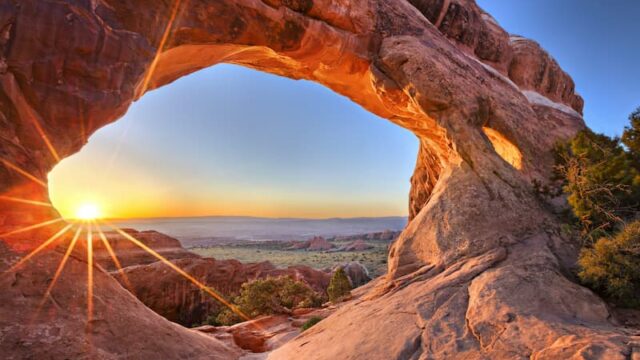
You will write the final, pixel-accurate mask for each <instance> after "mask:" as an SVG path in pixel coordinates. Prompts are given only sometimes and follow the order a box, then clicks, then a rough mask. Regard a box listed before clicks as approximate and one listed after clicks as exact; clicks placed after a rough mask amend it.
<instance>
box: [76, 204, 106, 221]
mask: <svg viewBox="0 0 640 360" xmlns="http://www.w3.org/2000/svg"><path fill="white" fill-rule="evenodd" d="M76 218H77V219H80V220H95V219H98V218H100V209H99V208H98V206H97V205H95V204H83V205H80V207H79V208H78V210H76Z"/></svg>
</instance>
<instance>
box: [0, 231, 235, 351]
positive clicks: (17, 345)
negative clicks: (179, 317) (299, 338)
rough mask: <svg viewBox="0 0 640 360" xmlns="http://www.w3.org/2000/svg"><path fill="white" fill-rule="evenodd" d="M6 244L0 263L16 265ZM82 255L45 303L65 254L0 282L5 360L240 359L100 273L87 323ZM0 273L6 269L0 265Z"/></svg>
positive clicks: (72, 259) (78, 254)
mask: <svg viewBox="0 0 640 360" xmlns="http://www.w3.org/2000/svg"><path fill="white" fill-rule="evenodd" d="M3 245H4V244H2V243H1V242H0V255H2V259H3V260H8V259H11V260H14V259H16V258H17V254H15V253H13V252H11V250H10V249H8V248H7V247H4V246H3ZM84 254H85V253H84V251H78V252H75V253H74V254H73V255H72V256H71V257H70V259H69V261H68V262H67V264H66V267H65V271H64V273H63V276H61V277H60V278H59V279H58V281H57V284H56V286H55V287H54V288H53V290H52V292H51V294H50V296H49V297H48V298H45V291H46V289H47V288H48V286H49V284H50V283H51V281H52V278H53V272H52V271H51V269H55V267H56V266H58V263H59V262H60V260H61V258H62V251H51V252H48V253H46V254H43V255H41V256H39V257H37V258H36V260H35V261H33V262H32V263H30V266H27V267H25V268H24V269H23V270H22V271H20V272H17V273H16V272H12V273H3V274H2V276H0V287H1V288H2V295H1V296H2V306H0V329H2V339H1V340H0V354H2V356H1V357H2V358H3V359H7V360H9V359H80V358H86V359H114V358H117V357H118V356H120V357H131V358H136V359H157V358H158V357H159V356H160V357H162V358H166V359H185V358H186V359H232V358H237V357H239V356H240V355H241V354H242V351H241V349H240V348H238V347H236V346H235V345H234V344H230V345H226V344H223V343H222V342H220V341H218V340H216V339H212V338H210V337H206V336H203V335H202V334H200V333H198V332H196V331H192V330H188V329H185V328H183V327H181V326H179V325H177V324H175V323H172V322H170V321H168V320H165V319H164V318H162V317H161V316H160V315H157V314H156V313H154V312H153V311H151V310H150V309H149V308H147V307H146V306H145V305H143V304H142V303H141V302H140V301H139V300H137V299H136V298H135V297H133V296H132V295H131V294H129V293H128V292H126V291H125V290H124V289H122V287H121V286H120V285H119V284H118V282H117V281H115V280H114V279H113V278H112V277H111V276H109V275H107V274H105V273H103V272H101V271H99V270H98V269H94V270H95V278H94V281H95V285H94V287H93V288H94V291H95V293H94V297H93V306H94V311H93V317H92V319H91V320H87V263H86V261H85V258H84ZM0 270H2V271H5V270H6V267H4V266H3V265H0ZM45 300H46V301H45ZM22 310H24V311H22ZM38 310H39V311H38ZM185 344H188V346H186V345H185Z"/></svg>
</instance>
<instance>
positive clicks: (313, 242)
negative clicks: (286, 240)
mask: <svg viewBox="0 0 640 360" xmlns="http://www.w3.org/2000/svg"><path fill="white" fill-rule="evenodd" d="M333 248H334V245H333V244H332V243H330V242H328V241H327V240H326V239H325V238H323V237H322V236H314V237H313V238H311V239H309V240H305V241H302V242H298V243H296V244H293V245H292V246H291V247H290V248H289V249H291V250H307V251H326V250H331V249H333Z"/></svg>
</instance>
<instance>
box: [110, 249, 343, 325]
mask: <svg viewBox="0 0 640 360" xmlns="http://www.w3.org/2000/svg"><path fill="white" fill-rule="evenodd" d="M174 263H175V264H176V265H178V266H180V268H182V269H183V270H185V271H186V272H187V273H189V274H191V275H193V276H195V277H196V278H197V279H199V280H200V281H201V282H202V283H203V284H205V285H206V286H208V287H211V288H212V289H214V290H215V291H216V292H217V293H219V294H221V295H222V296H224V297H225V298H226V299H231V298H232V297H233V296H236V295H238V294H239V293H240V287H241V286H242V284H244V283H245V282H247V281H250V280H254V279H258V278H266V277H269V276H272V277H278V276H289V277H291V278H293V279H295V280H298V281H302V282H304V283H306V284H307V285H309V286H310V287H312V288H313V289H314V290H315V291H317V292H319V293H324V292H325V291H326V289H327V286H328V285H329V280H330V277H331V274H330V273H325V272H322V271H320V270H315V269H312V268H310V267H308V266H302V265H300V266H290V267H289V268H287V269H277V268H276V267H275V266H274V265H273V264H271V263H270V262H267V261H265V262H261V263H253V264H243V263H241V262H239V261H237V260H216V259H211V258H184V259H177V260H175V261H174ZM124 277H126V280H125V278H124ZM124 277H123V276H122V275H120V276H117V279H118V281H120V283H121V284H122V285H123V286H125V287H127V286H131V289H130V290H131V292H132V293H134V294H135V295H136V297H137V298H138V299H140V300H141V301H142V302H143V303H144V304H145V305H147V306H148V307H149V308H151V309H153V311H155V312H156V313H158V314H160V315H162V316H163V317H165V318H167V319H169V320H171V321H174V322H177V323H179V324H182V325H185V326H189V327H191V326H193V325H200V324H202V323H204V322H205V321H206V320H207V317H208V316H209V315H211V314H217V313H218V312H219V310H220V309H221V307H223V305H222V304H220V303H219V302H218V301H216V300H214V299H213V298H211V296H209V295H207V294H206V293H204V292H203V291H201V290H200V289H198V288H197V287H195V286H193V284H191V283H190V282H189V281H188V280H186V279H185V278H183V277H182V276H180V275H178V274H177V273H176V272H175V271H173V270H171V269H170V268H169V267H168V266H167V265H166V264H164V263H162V262H155V263H153V264H149V265H140V266H131V267H128V268H126V269H124Z"/></svg>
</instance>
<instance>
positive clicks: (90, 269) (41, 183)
mask: <svg viewBox="0 0 640 360" xmlns="http://www.w3.org/2000/svg"><path fill="white" fill-rule="evenodd" d="M180 5H181V0H173V4H172V7H171V12H170V14H169V17H168V21H167V23H166V26H165V27H164V29H163V30H162V31H163V32H162V36H161V37H160V42H159V44H158V46H157V49H156V53H155V55H154V58H153V60H152V62H151V64H150V66H149V68H148V70H147V72H146V74H145V75H144V78H143V79H142V82H141V83H140V84H139V87H138V96H141V95H142V94H144V92H146V90H147V88H148V87H149V84H150V82H151V80H152V78H153V75H154V72H155V71H156V67H157V66H158V62H159V59H160V54H161V52H162V51H163V49H164V48H165V45H166V44H167V42H168V41H169V39H170V35H171V32H172V29H173V27H174V23H175V21H176V19H177V17H178V15H179V10H180ZM18 100H20V99H18ZM23 100H24V99H23ZM22 115H23V117H24V118H27V119H28V120H29V121H30V122H31V124H32V125H33V126H34V128H35V131H36V132H37V134H38V135H39V137H40V139H41V140H42V142H43V145H44V147H45V148H46V149H47V150H48V151H49V153H50V155H51V157H52V158H53V159H54V160H55V162H60V160H61V156H60V153H58V151H57V150H56V148H55V146H54V143H53V142H52V141H51V139H50V137H49V136H48V135H47V133H46V128H47V126H46V125H47V124H46V122H44V121H43V119H42V118H40V116H39V115H38V114H36V113H35V112H29V113H25V114H22ZM81 126H82V129H81V132H82V133H83V138H84V139H85V140H86V134H85V132H86V131H87V129H85V123H84V121H83V122H82V123H81ZM53 140H55V138H54V139H53ZM63 155H64V154H63ZM0 163H1V164H2V165H4V167H5V168H6V169H7V170H8V171H10V172H14V173H15V174H17V175H19V176H21V177H23V178H24V179H26V181H25V182H31V183H34V184H36V185H37V186H38V187H41V188H43V189H44V191H47V189H48V186H47V182H46V179H42V178H41V177H40V176H36V175H34V174H32V173H31V172H29V171H27V170H25V169H24V168H23V167H22V166H24V165H22V166H20V165H17V164H15V163H14V162H12V161H10V160H8V159H5V158H0ZM10 195H13V194H9V193H6V194H2V195H0V201H2V202H11V203H16V204H20V205H29V206H34V207H48V208H52V211H51V213H55V211H54V210H53V206H52V204H51V203H50V202H48V201H41V200H42V198H40V199H28V198H22V197H17V196H10ZM45 197H46V196H45ZM100 217H101V213H100V210H99V209H98V208H97V206H95V205H93V204H85V205H83V206H81V207H80V208H79V209H78V211H77V213H76V219H63V218H62V217H55V218H51V219H46V220H43V219H42V218H41V220H43V221H42V222H39V223H34V224H30V225H27V226H24V227H20V228H17V229H11V228H9V229H7V230H9V231H7V232H5V233H3V234H0V241H4V238H9V237H12V236H15V235H17V234H23V235H29V234H30V233H31V234H32V235H33V236H34V237H37V236H40V235H41V233H40V232H38V234H39V235H36V234H35V233H33V232H35V230H48V231H49V232H48V234H51V233H53V235H51V236H50V237H48V238H47V239H46V240H44V241H43V242H42V243H40V244H39V245H37V246H36V247H35V248H34V249H33V250H31V251H30V252H28V253H27V254H26V255H24V256H23V257H22V258H20V259H19V260H18V261H16V262H15V263H14V264H13V265H11V266H9V268H8V270H3V271H2V273H1V274H0V275H1V276H5V275H10V274H13V275H14V276H15V274H17V273H19V272H20V271H23V270H24V268H25V265H26V264H27V263H29V262H32V261H34V260H35V259H36V257H37V256H38V255H42V254H43V253H44V252H45V251H47V250H49V251H52V249H56V248H57V249H64V252H63V254H62V257H61V259H60V261H59V263H58V264H57V266H56V269H55V272H54V273H53V275H52V277H51V280H50V282H49V283H48V286H47V288H46V291H45V292H44V295H43V298H42V299H41V301H40V303H39V306H38V308H37V309H36V310H35V312H34V319H35V318H36V317H37V315H38V313H39V312H40V311H41V310H42V309H43V307H44V306H45V305H47V303H48V302H49V301H51V302H53V303H55V300H54V299H53V297H54V291H55V289H56V285H57V284H58V283H59V281H60V279H61V278H63V276H64V273H65V268H66V267H67V265H68V264H69V263H73V261H71V262H70V261H69V260H70V259H71V258H72V257H73V258H74V259H77V260H80V261H86V272H87V275H86V319H87V324H90V323H91V322H92V320H93V319H94V315H96V314H97V311H96V310H97V309H96V305H97V304H98V303H97V302H96V301H95V296H94V295H95V293H94V288H95V280H96V279H95V275H96V273H95V267H98V268H99V269H102V268H101V267H100V266H99V264H98V263H96V261H95V259H94V258H95V247H94V241H95V240H96V238H97V239H99V241H100V242H101V243H102V245H103V246H104V249H105V250H106V252H107V253H108V254H109V257H110V259H111V261H112V262H113V264H114V266H115V268H116V269H117V273H118V274H119V276H120V277H121V278H122V280H123V282H124V284H125V286H126V287H127V288H128V289H129V290H130V291H132V292H133V286H131V282H130V280H129V279H128V277H127V275H126V272H125V270H124V269H123V267H122V263H121V262H120V261H119V259H118V256H117V255H116V252H115V251H114V249H113V247H112V246H111V244H110V242H109V238H108V237H107V236H106V234H105V233H104V231H103V230H102V226H108V227H110V228H111V229H113V230H114V231H115V233H117V234H119V235H120V236H122V237H123V238H124V239H125V240H126V241H129V242H131V243H133V244H134V245H136V246H137V247H139V248H141V249H143V250H144V251H146V252H147V253H149V254H150V255H152V256H154V257H155V258H156V259H158V260H159V261H161V262H162V263H163V264H165V265H166V266H168V267H169V268H171V269H172V270H173V271H175V272H176V273H178V274H179V275H180V276H181V277H183V278H184V279H186V280H188V281H189V282H190V283H191V284H193V285H194V286H195V287H196V288H198V289H200V290H201V291H202V292H204V293H206V294H208V295H209V296H211V297H212V298H213V299H215V300H216V301H217V302H219V303H220V304H222V305H224V306H226V307H228V308H229V309H230V310H232V311H233V312H234V313H236V314H237V315H238V316H240V317H241V318H243V319H245V320H250V318H249V317H248V316H247V315H245V314H244V313H243V312H242V311H240V310H239V309H238V308H237V307H236V306H234V305H233V304H231V303H230V302H229V301H227V300H226V299H225V298H224V297H223V296H221V295H220V294H218V293H217V292H216V291H215V290H213V289H212V288H210V287H209V286H207V285H205V284H204V283H202V282H201V281H199V280H198V279H196V278H195V277H194V276H193V275H191V274H189V273H187V272H186V271H185V270H183V269H182V268H180V267H179V266H177V265H176V264H174V263H172V262H171V261H169V260H168V259H167V258H165V257H164V256H162V255H161V254H159V253H158V252H156V251H155V250H153V249H152V248H150V247H149V246H147V245H146V244H145V243H143V242H141V241H140V240H138V239H136V238H134V237H133V236H131V235H130V234H128V233H126V232H125V231H123V230H122V229H120V228H118V227H117V226H114V225H113V224H111V223H107V222H105V221H101V220H99V218H100ZM58 223H62V227H61V228H58V227H54V226H56V225H57V224H58ZM3 231H6V230H3ZM71 234H73V235H72V236H71ZM83 234H84V235H85V236H82V235H83ZM42 237H45V236H42ZM69 238H70V239H69ZM82 244H84V246H85V248H86V255H84V254H85V253H84V252H82V251H78V247H79V245H82ZM65 246H66V248H64V247H65ZM54 251H55V250H54ZM84 256H86V259H85V258H83V257H84ZM98 274H99V273H98ZM70 310H71V311H73V309H70Z"/></svg>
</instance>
